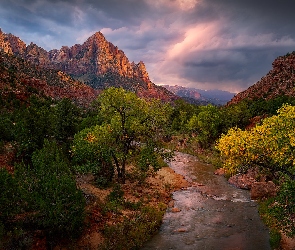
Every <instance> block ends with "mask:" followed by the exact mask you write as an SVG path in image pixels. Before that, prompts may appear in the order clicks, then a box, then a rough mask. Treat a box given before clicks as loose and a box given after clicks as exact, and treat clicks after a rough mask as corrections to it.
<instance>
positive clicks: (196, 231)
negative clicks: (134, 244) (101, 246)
mask: <svg viewBox="0 0 295 250" xmlns="http://www.w3.org/2000/svg"><path fill="white" fill-rule="evenodd" d="M170 167H171V168H172V169H173V170H174V171H175V172H177V173H179V174H181V175H183V176H184V177H185V178H186V179H187V180H188V181H190V182H191V183H193V185H192V186H191V187H189V188H186V189H182V190H179V191H176V192H174V193H173V200H174V206H173V207H170V208H168V209H167V211H166V214H165V215H164V218H163V224H162V226H161V228H160V230H159V233H158V234H156V235H155V236H154V237H153V238H152V239H151V240H150V241H148V242H147V243H146V244H145V245H144V246H143V247H142V248H141V250H198V249H200V250H205V249H208V250H209V249H210V250H211V249H212V250H215V249H216V250H268V249H271V247H270V244H269V232H268V229H267V227H266V226H265V225H264V224H263V223H262V221H261V220H260V217H259V214H258V208H257V203H256V202H255V201H252V200H251V199H250V194H249V191H247V190H241V189H237V188H235V187H233V186H231V185H230V184H228V182H227V181H226V179H225V178H224V177H223V176H218V175H215V174H214V167H213V166H212V165H210V164H204V163H201V162H199V161H198V159H197V158H196V157H194V156H192V155H188V154H183V153H179V152H177V153H176V155H175V157H174V160H173V161H171V162H170Z"/></svg>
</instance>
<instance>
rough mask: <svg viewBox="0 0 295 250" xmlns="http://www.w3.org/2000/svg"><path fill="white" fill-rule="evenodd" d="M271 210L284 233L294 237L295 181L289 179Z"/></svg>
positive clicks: (283, 185) (281, 188)
mask: <svg viewBox="0 0 295 250" xmlns="http://www.w3.org/2000/svg"><path fill="white" fill-rule="evenodd" d="M269 208H270V213H271V215H273V216H274V217H275V218H276V220H277V223H278V225H279V226H280V228H281V229H282V230H283V232H284V233H286V235H288V236H290V237H293V236H294V235H295V180H290V179H289V180H287V181H285V182H284V183H283V184H282V186H281V187H280V190H279V192H278V194H277V196H276V197H275V202H274V203H272V205H270V207H269Z"/></svg>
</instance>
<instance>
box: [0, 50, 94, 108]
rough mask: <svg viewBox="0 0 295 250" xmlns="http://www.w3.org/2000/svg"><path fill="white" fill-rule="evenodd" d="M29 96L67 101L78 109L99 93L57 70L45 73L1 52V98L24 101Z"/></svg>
mask: <svg viewBox="0 0 295 250" xmlns="http://www.w3.org/2000/svg"><path fill="white" fill-rule="evenodd" d="M32 95H34V96H38V97H50V98H52V99H56V100H59V99H62V98H70V99H71V100H73V101H74V102H75V103H76V104H78V105H79V106H87V105H89V104H90V103H91V102H92V101H93V100H94V99H95V98H96V97H97V95H98V90H94V89H93V88H91V87H90V86H88V85H86V84H83V83H81V82H79V81H77V80H74V79H73V78H72V77H70V76H69V75H67V74H65V73H63V72H62V71H57V70H45V69H42V68H40V67H38V66H36V65H34V64H32V63H30V62H27V61H25V60H23V59H21V58H18V57H16V56H14V55H9V54H7V53H5V52H3V51H1V50H0V97H1V99H2V100H19V101H21V102H26V101H27V99H28V98H29V97H31V96H32Z"/></svg>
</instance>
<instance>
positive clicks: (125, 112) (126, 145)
mask: <svg viewBox="0 0 295 250" xmlns="http://www.w3.org/2000/svg"><path fill="white" fill-rule="evenodd" d="M98 100H99V102H100V112H99V115H100V116H101V117H103V120H104V122H103V123H102V124H101V125H96V126H94V127H91V128H88V129H84V130H82V131H81V132H80V133H78V134H77V135H76V136H75V139H74V146H73V154H74V160H75V161H76V162H77V163H78V164H80V165H83V164H84V166H86V169H87V171H89V170H90V169H92V170H93V168H94V171H95V170H100V169H102V168H108V169H109V170H110V173H112V172H113V171H112V169H113V168H114V169H115V171H116V173H117V177H118V180H119V182H121V183H124V182H125V176H126V164H127V163H128V161H130V160H132V159H135V158H136V156H139V155H142V154H143V153H145V155H146V156H147V155H148V157H146V158H145V159H153V160H145V161H144V160H143V159H144V157H140V159H141V166H142V165H144V164H146V168H145V169H147V168H148V167H149V166H152V167H154V168H155V169H156V168H157V167H158V165H159V164H158V162H159V161H158V160H159V157H164V158H165V157H168V154H167V153H165V150H164V149H163V148H162V147H161V145H160V143H161V139H162V137H163V136H164V134H165V129H164V127H165V126H164V125H165V124H166V123H167V122H168V117H169V114H170V112H171V108H170V106H169V105H165V104H162V103H161V102H159V101H156V100H151V101H149V102H148V101H145V100H143V99H140V98H138V97H137V96H136V95H135V94H134V93H132V92H127V91H125V90H124V89H122V88H109V89H107V90H105V91H104V92H103V93H102V94H101V95H100V96H99V99H98ZM151 148H152V150H150V149H151ZM148 149H149V150H148ZM154 159H156V160H154Z"/></svg>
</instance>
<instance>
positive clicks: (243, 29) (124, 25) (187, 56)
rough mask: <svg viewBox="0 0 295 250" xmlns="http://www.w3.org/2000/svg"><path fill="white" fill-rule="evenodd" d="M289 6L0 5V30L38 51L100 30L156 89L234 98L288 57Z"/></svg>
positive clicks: (219, 0)
mask: <svg viewBox="0 0 295 250" xmlns="http://www.w3.org/2000/svg"><path fill="white" fill-rule="evenodd" d="M294 9H295V1H293V0H281V1H277V0H268V1H266V0H260V1H257V0H239V1H237V0H99V1H97V0H63V1H61V0H5V1H4V0H0V28H2V30H3V31H4V32H6V33H12V34H15V35H17V36H19V37H20V38H21V39H22V40H24V41H25V42H26V43H29V42H31V41H33V42H35V43H37V44H38V45H39V46H42V47H44V48H46V49H53V48H60V47H61V46H62V45H68V46H71V45H73V44H75V43H83V42H84V41H85V40H86V39H87V38H88V37H89V36H91V35H92V34H93V33H94V32H96V31H99V30H101V31H102V33H103V34H104V35H105V36H106V38H107V39H108V40H109V41H110V42H112V43H114V44H115V45H117V46H118V47H119V48H120V49H122V50H123V51H124V52H125V54H126V55H127V57H128V58H129V59H130V60H131V61H133V60H135V61H139V60H143V61H144V62H145V64H146V66H147V69H148V72H149V74H150V77H151V79H153V80H154V82H155V83H158V84H179V85H186V86H190V87H196V88H200V89H202V88H203V89H205V88H208V89H210V88H211V89H213V88H218V89H223V90H231V91H241V90H244V89H246V88H247V87H248V86H250V85H252V84H254V83H255V82H256V81H258V80H259V79H260V78H261V77H262V76H263V75H265V74H266V73H267V72H268V71H269V70H270V69H271V63H272V61H273V60H274V59H275V58H276V57H277V56H280V55H284V54H286V53H287V52H292V51H293V50H295V29H294V27H293V26H294V23H295V15H294V14H293V12H294Z"/></svg>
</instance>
